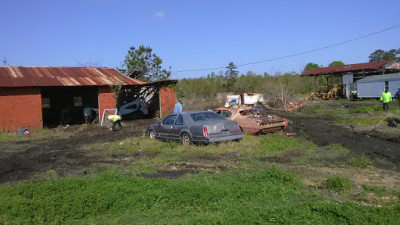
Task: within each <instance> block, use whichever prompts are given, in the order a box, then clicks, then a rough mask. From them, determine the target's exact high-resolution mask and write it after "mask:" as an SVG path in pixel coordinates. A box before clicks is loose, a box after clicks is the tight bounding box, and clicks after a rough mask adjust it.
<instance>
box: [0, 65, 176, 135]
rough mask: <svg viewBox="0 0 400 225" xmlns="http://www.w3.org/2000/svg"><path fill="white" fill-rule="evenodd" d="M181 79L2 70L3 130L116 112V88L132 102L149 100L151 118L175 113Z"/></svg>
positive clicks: (101, 71) (80, 70) (81, 70)
mask: <svg viewBox="0 0 400 225" xmlns="http://www.w3.org/2000/svg"><path fill="white" fill-rule="evenodd" d="M174 83H176V81H161V82H143V81H139V80H135V79H131V78H128V77H125V76H123V75H122V74H121V73H120V72H118V71H117V70H115V69H111V68H106V67H23V66H0V131H16V130H18V129H20V128H28V129H35V128H42V127H44V126H45V127H51V126H56V125H59V124H60V123H68V124H79V123H83V119H84V118H83V107H85V106H90V107H92V108H96V109H99V110H98V111H99V118H102V113H103V110H104V109H113V108H116V101H115V98H114V93H113V92H112V90H111V86H110V85H119V84H122V85H123V88H122V90H123V92H124V96H125V97H129V99H130V100H132V99H135V98H137V97H143V99H146V102H147V103H148V104H149V106H150V109H149V111H150V112H151V115H153V116H154V115H158V114H160V116H163V115H165V114H168V113H170V112H171V111H173V107H174V105H175V100H176V93H175V90H174V89H173V88H172V87H171V86H170V84H174Z"/></svg>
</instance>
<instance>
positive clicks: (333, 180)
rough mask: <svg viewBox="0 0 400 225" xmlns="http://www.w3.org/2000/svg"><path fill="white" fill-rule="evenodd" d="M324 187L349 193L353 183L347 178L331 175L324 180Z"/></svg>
mask: <svg viewBox="0 0 400 225" xmlns="http://www.w3.org/2000/svg"><path fill="white" fill-rule="evenodd" d="M326 188H327V189H329V190H333V191H335V192H337V193H341V194H343V193H349V192H350V191H351V189H352V188H353V184H352V183H351V181H350V180H349V179H348V178H345V177H340V176H333V177H330V178H329V179H328V180H327V181H326Z"/></svg>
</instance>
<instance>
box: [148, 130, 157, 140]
mask: <svg viewBox="0 0 400 225" xmlns="http://www.w3.org/2000/svg"><path fill="white" fill-rule="evenodd" d="M149 137H150V138H151V139H156V132H155V131H154V130H149Z"/></svg>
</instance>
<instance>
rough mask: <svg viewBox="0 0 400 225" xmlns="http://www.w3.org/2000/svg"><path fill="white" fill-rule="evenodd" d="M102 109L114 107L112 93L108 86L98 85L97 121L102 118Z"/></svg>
mask: <svg viewBox="0 0 400 225" xmlns="http://www.w3.org/2000/svg"><path fill="white" fill-rule="evenodd" d="M104 109H115V98H114V93H113V92H112V91H111V89H110V87H108V86H106V87H99V116H100V117H99V121H100V122H101V119H102V118H103V111H104Z"/></svg>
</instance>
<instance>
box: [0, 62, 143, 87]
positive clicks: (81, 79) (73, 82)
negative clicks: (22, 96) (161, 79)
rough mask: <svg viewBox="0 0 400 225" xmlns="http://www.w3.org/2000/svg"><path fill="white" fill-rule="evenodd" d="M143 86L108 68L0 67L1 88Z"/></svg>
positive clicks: (139, 82) (137, 81) (138, 81)
mask: <svg viewBox="0 0 400 225" xmlns="http://www.w3.org/2000/svg"><path fill="white" fill-rule="evenodd" d="M121 82H122V84H123V85H142V84H146V83H147V82H144V81H140V80H135V79H132V78H128V77H125V76H123V75H122V74H121V73H120V72H118V71H117V70H116V69H111V68H107V67H25V66H0V87H32V86H35V87H49V86H106V85H118V84H121Z"/></svg>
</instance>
